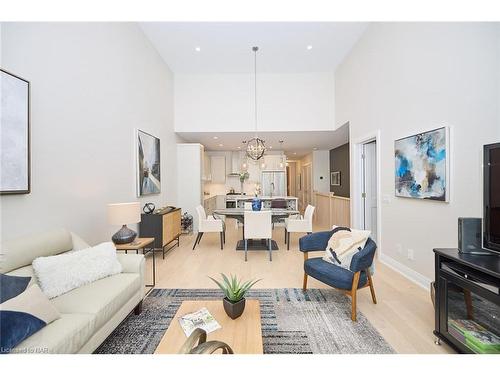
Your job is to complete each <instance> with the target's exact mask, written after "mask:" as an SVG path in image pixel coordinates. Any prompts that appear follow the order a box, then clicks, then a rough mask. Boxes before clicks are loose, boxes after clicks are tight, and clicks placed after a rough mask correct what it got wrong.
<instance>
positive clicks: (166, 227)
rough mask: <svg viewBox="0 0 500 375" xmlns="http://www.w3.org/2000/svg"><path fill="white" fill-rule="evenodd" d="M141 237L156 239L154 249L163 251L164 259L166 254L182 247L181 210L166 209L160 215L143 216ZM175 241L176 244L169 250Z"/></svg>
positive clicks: (140, 228) (140, 229) (140, 226)
mask: <svg viewBox="0 0 500 375" xmlns="http://www.w3.org/2000/svg"><path fill="white" fill-rule="evenodd" d="M139 235H140V236H141V237H154V239H155V241H154V244H153V247H154V248H155V249H159V250H161V251H162V254H163V259H165V252H166V251H169V250H170V249H172V248H174V247H175V245H177V246H179V245H180V240H179V237H180V235H181V209H180V208H173V209H166V210H163V211H161V212H159V213H154V214H142V215H141V222H140V224H139ZM173 241H177V242H176V243H175V244H173V245H171V246H170V247H168V248H167V246H168V245H169V244H170V243H172V242H173Z"/></svg>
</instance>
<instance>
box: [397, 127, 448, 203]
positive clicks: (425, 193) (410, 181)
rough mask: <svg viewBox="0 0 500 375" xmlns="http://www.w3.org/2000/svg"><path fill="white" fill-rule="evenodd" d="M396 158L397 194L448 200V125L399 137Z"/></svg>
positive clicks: (406, 196) (399, 195)
mask: <svg viewBox="0 0 500 375" xmlns="http://www.w3.org/2000/svg"><path fill="white" fill-rule="evenodd" d="M394 157H395V194H396V196H397V197H405V198H415V199H430V200H436V201H441V202H448V192H449V172H448V171H449V166H448V165H449V129H448V127H442V128H438V129H434V130H430V131H427V132H424V133H419V134H415V135H412V136H409V137H406V138H401V139H398V140H396V141H395V142H394Z"/></svg>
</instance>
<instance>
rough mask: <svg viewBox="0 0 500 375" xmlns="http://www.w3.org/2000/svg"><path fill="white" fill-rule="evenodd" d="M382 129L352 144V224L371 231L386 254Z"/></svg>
mask: <svg viewBox="0 0 500 375" xmlns="http://www.w3.org/2000/svg"><path fill="white" fill-rule="evenodd" d="M380 142H381V141H380V130H376V131H374V132H372V133H369V134H366V135H365V136H363V137H360V138H358V139H356V140H354V141H353V142H352V143H351V145H352V146H353V147H352V148H351V160H352V163H351V165H352V168H351V225H352V226H353V227H354V228H359V229H365V230H370V231H371V235H370V237H372V238H373V240H374V241H375V242H376V243H377V247H378V249H379V250H378V251H377V253H378V256H381V255H382V243H381V242H382V238H381V237H382V212H381V211H382V207H381V202H382V198H381V197H382V195H381V194H382V193H381V189H380V182H381V181H380V144H381V143H380Z"/></svg>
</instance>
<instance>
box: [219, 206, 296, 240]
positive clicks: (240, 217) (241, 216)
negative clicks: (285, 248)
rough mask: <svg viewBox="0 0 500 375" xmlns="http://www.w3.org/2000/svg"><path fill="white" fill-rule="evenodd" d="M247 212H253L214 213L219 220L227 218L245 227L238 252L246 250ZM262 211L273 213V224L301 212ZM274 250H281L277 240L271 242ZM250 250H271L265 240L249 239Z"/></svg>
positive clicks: (220, 211) (241, 210) (280, 209)
mask: <svg viewBox="0 0 500 375" xmlns="http://www.w3.org/2000/svg"><path fill="white" fill-rule="evenodd" d="M245 211H252V210H251V209H245V208H239V207H238V208H221V209H215V210H214V211H213V213H212V215H213V217H214V218H216V219H218V218H220V217H221V216H224V217H226V218H232V219H236V220H237V221H238V222H240V223H241V224H242V225H243V239H242V240H239V241H238V243H237V244H236V250H245V241H244V240H245ZM261 211H271V217H272V222H273V223H275V222H277V221H278V220H280V219H286V218H287V217H290V216H293V215H299V214H300V212H299V211H297V210H291V209H286V208H266V209H262V210H261ZM271 248H272V250H279V247H278V244H277V243H276V241H275V240H271ZM248 250H269V248H268V247H267V243H266V240H265V239H262V240H260V239H249V240H248Z"/></svg>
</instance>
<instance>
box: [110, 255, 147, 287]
mask: <svg viewBox="0 0 500 375" xmlns="http://www.w3.org/2000/svg"><path fill="white" fill-rule="evenodd" d="M116 258H117V259H118V261H119V262H120V264H121V265H122V273H138V274H139V278H140V279H141V293H142V296H143V297H144V285H145V282H144V268H145V263H146V261H145V258H144V255H142V254H116Z"/></svg>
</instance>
